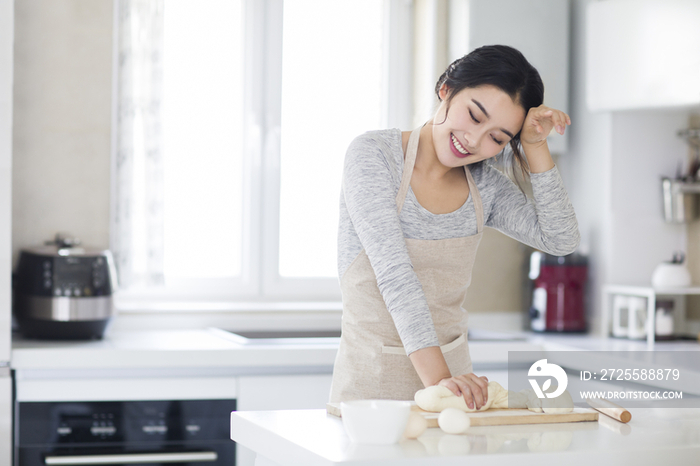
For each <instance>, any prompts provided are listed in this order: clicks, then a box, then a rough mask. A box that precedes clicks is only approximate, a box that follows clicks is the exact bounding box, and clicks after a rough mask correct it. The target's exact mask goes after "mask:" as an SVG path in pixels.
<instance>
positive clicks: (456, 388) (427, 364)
mask: <svg viewBox="0 0 700 466" xmlns="http://www.w3.org/2000/svg"><path fill="white" fill-rule="evenodd" d="M409 358H410V359H411V362H412V363H413V367H415V369H416V372H418V376H419V377H420V379H421V382H423V385H425V386H426V387H429V386H431V385H444V386H445V387H447V388H449V389H450V390H451V391H452V393H454V394H455V395H457V396H463V397H464V401H465V402H466V403H467V406H469V408H470V409H473V408H474V406H476V409H480V408H481V407H482V406H484V405H485V404H486V401H487V400H488V398H489V392H488V383H489V380H488V378H486V377H478V376H477V375H476V374H474V373H469V374H460V375H456V376H452V375H451V374H450V369H449V368H448V367H447V362H445V357H444V356H443V355H442V351H441V350H440V347H437V346H431V347H429V348H422V349H419V350H417V351H414V352H413V353H411V354H410V356H409Z"/></svg>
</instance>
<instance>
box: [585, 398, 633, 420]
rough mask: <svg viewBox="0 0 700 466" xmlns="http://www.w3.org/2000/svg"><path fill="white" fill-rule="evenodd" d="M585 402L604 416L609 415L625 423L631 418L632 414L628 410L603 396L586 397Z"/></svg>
mask: <svg viewBox="0 0 700 466" xmlns="http://www.w3.org/2000/svg"><path fill="white" fill-rule="evenodd" d="M586 403H588V406H590V407H591V408H593V409H595V410H596V411H600V412H601V413H603V414H605V415H606V416H610V417H611V418H613V419H617V420H618V421H620V422H624V423H627V422H630V419H632V414H631V413H630V412H629V411H627V410H626V409H625V408H623V407H622V406H618V405H616V404H615V403H613V402H612V401H608V400H606V399H605V398H586Z"/></svg>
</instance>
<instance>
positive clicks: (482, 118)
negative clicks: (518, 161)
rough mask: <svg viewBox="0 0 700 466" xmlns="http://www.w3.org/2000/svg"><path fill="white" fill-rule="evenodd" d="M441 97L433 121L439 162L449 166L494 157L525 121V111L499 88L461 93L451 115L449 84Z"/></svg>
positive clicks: (457, 165)
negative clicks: (448, 101)
mask: <svg viewBox="0 0 700 466" xmlns="http://www.w3.org/2000/svg"><path fill="white" fill-rule="evenodd" d="M440 98H441V99H442V102H441V103H440V106H439V107H438V110H437V112H436V113H435V117H434V118H433V126H432V131H433V144H434V146H435V151H436V153H437V157H438V160H439V161H440V163H442V164H443V165H445V166H447V167H459V166H463V165H467V164H471V163H476V162H481V161H482V160H486V159H489V158H491V157H494V156H495V155H496V154H498V153H499V152H501V150H503V148H504V147H506V145H508V143H509V142H510V140H511V139H512V138H513V136H515V135H516V134H518V133H519V132H520V129H521V128H522V126H523V122H524V121H525V109H523V108H522V107H521V106H520V105H519V104H517V103H515V102H513V99H511V98H510V96H509V95H508V94H506V93H505V92H503V91H502V90H500V89H498V88H497V87H495V86H491V85H483V86H479V87H473V88H466V89H463V90H461V91H460V92H458V93H457V94H456V95H455V96H454V97H452V100H451V101H450V108H449V112H447V102H446V100H447V98H448V88H447V87H446V86H445V85H443V86H442V88H441V89H440ZM446 112H447V118H445V113H446ZM441 122H442V123H441Z"/></svg>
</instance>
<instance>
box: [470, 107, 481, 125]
mask: <svg viewBox="0 0 700 466" xmlns="http://www.w3.org/2000/svg"><path fill="white" fill-rule="evenodd" d="M469 115H470V116H471V117H472V120H474V122H475V123H480V122H479V120H477V119H476V117H475V116H474V114H473V113H472V111H471V110H469Z"/></svg>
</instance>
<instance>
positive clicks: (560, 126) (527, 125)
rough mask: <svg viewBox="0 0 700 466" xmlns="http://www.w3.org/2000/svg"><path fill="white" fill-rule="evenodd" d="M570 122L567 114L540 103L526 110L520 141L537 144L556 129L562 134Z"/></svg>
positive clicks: (526, 143)
mask: <svg viewBox="0 0 700 466" xmlns="http://www.w3.org/2000/svg"><path fill="white" fill-rule="evenodd" d="M570 124H571V118H569V115H567V114H566V113H564V112H562V111H561V110H556V109H553V108H549V107H545V106H544V105H540V106H539V107H533V108H531V109H530V111H528V112H527V116H525V122H524V123H523V129H522V131H521V133H520V141H521V142H522V144H523V145H537V144H539V143H542V142H543V141H546V140H547V136H549V133H550V132H551V131H552V128H554V129H556V131H557V133H559V134H562V135H563V134H564V131H565V130H566V126H567V125H570Z"/></svg>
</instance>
